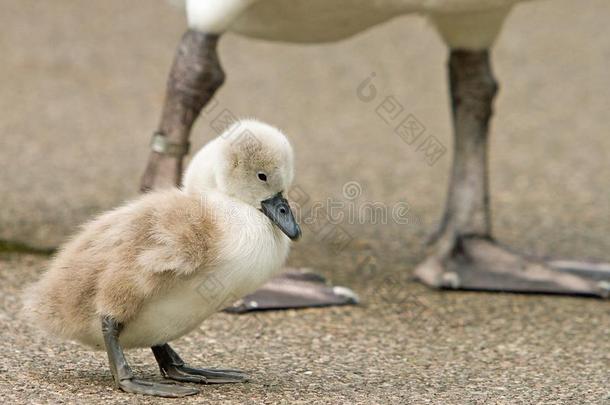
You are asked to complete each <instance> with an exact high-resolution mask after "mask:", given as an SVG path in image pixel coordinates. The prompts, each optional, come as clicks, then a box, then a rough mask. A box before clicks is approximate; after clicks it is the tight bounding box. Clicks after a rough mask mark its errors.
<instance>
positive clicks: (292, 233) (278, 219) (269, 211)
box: [261, 192, 301, 240]
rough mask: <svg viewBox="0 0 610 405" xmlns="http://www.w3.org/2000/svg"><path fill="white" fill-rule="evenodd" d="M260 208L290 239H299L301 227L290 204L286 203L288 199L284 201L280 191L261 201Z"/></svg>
mask: <svg viewBox="0 0 610 405" xmlns="http://www.w3.org/2000/svg"><path fill="white" fill-rule="evenodd" d="M261 210H262V211H263V214H265V215H266V216H268V217H269V219H270V220H271V221H272V222H273V223H274V224H275V225H277V227H278V228H280V229H281V230H282V232H284V233H285V234H286V236H288V237H289V238H290V239H292V240H297V239H299V237H300V236H301V228H300V227H299V224H297V221H296V220H295V219H294V215H292V211H291V210H290V205H288V201H286V199H285V198H284V196H283V195H282V193H281V192H280V193H277V194H276V195H274V196H273V197H271V198H267V199H266V200H264V201H261Z"/></svg>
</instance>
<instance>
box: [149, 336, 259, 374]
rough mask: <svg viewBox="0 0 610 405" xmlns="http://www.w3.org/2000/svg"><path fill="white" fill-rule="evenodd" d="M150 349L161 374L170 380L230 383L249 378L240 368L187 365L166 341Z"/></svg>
mask: <svg viewBox="0 0 610 405" xmlns="http://www.w3.org/2000/svg"><path fill="white" fill-rule="evenodd" d="M151 350H152V352H153V354H154V355H155V359H157V363H158V364H159V369H160V370H161V374H162V375H163V377H165V378H169V379H171V380H176V381H182V382H190V383H199V384H231V383H242V382H247V381H248V380H249V377H248V375H247V374H246V373H244V372H243V371H240V370H234V369H206V368H202V369H199V368H193V367H189V366H187V365H185V364H184V361H183V360H182V359H181V358H180V356H179V355H178V353H176V352H175V351H174V350H173V349H172V348H171V347H170V345H168V344H167V343H166V344H163V345H159V346H153V347H151Z"/></svg>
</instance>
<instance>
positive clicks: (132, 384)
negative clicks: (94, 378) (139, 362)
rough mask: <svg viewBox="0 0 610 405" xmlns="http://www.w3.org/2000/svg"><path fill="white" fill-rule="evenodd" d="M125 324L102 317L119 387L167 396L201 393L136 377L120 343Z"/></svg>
mask: <svg viewBox="0 0 610 405" xmlns="http://www.w3.org/2000/svg"><path fill="white" fill-rule="evenodd" d="M122 328H123V325H121V324H120V323H118V322H116V321H115V320H113V319H112V318H110V317H103V318H102V334H103V335H104V343H105V344H106V352H107V353H108V362H109V363H110V371H112V376H113V377H114V383H115V385H116V386H117V388H120V389H122V390H123V391H125V392H130V393H133V394H143V395H154V396H158V397H167V398H181V397H185V396H187V395H194V394H197V393H199V390H198V389H196V388H191V387H180V386H177V385H169V384H159V383H154V382H149V381H143V380H138V379H136V378H134V376H133V372H132V371H131V368H130V367H129V364H128V363H127V359H125V354H124V353H123V349H122V348H121V345H120V344H119V334H120V333H121V330H122Z"/></svg>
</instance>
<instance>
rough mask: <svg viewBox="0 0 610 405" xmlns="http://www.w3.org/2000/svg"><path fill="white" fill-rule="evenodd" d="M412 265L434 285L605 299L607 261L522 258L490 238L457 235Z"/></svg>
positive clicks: (609, 283) (609, 291)
mask: <svg viewBox="0 0 610 405" xmlns="http://www.w3.org/2000/svg"><path fill="white" fill-rule="evenodd" d="M441 246H442V243H437V244H436V245H435V246H434V248H433V253H432V254H431V255H430V256H428V258H427V259H426V260H424V261H423V262H422V263H420V264H419V265H418V266H417V268H416V269H415V276H416V277H417V278H418V279H419V280H420V281H421V282H423V283H424V284H426V285H428V286H431V287H436V288H448V289H459V290H483V291H504V292H516V293H547V294H567V295H585V296H594V297H603V298H608V296H609V295H610V265H606V264H594V263H585V262H572V261H551V262H545V261H539V260H536V259H530V258H525V257H523V256H520V255H518V254H516V253H513V252H511V251H510V250H508V249H506V248H504V247H502V246H500V245H499V244H497V243H496V242H495V241H493V240H492V239H491V238H483V237H467V236H462V237H459V238H457V241H456V242H455V243H452V244H449V245H446V246H445V247H444V248H443V247H441Z"/></svg>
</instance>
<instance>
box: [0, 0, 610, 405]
mask: <svg viewBox="0 0 610 405" xmlns="http://www.w3.org/2000/svg"><path fill="white" fill-rule="evenodd" d="M0 3H1V9H2V13H0V22H1V23H2V31H3V32H2V35H1V36H0V50H1V51H2V53H1V54H2V63H0V75H1V76H0V77H2V78H3V80H2V92H1V93H0V108H1V111H2V120H0V131H1V133H2V136H1V137H0V161H1V162H2V169H1V170H0V196H2V210H0V239H10V240H18V241H22V242H25V243H28V244H29V245H31V246H38V247H49V246H55V245H57V244H58V243H60V242H61V241H62V240H64V239H65V237H66V235H67V234H68V233H69V232H70V231H71V230H72V229H73V228H74V226H75V225H77V224H78V223H80V222H82V221H83V220H84V219H86V218H88V217H89V216H91V215H92V214H94V213H96V212H99V211H101V210H103V209H106V208H109V207H111V206H114V205H116V204H117V203H119V202H120V201H122V200H123V199H125V198H127V197H129V196H133V195H135V190H136V189H137V183H138V180H139V176H140V174H141V170H142V169H143V166H144V162H145V159H146V155H147V150H146V147H145V146H146V145H147V143H148V139H149V136H150V133H151V131H152V130H153V129H154V128H155V125H156V123H157V119H158V115H159V111H160V106H161V102H162V97H163V91H164V82H165V76H166V74H167V71H168V69H169V64H170V62H171V58H172V56H173V53H174V49H175V46H176V44H177V41H178V39H179V37H180V35H181V33H182V31H183V30H184V17H183V15H182V12H181V10H179V9H176V8H173V7H171V6H170V5H168V3H167V2H165V1H154V2H153V1H131V2H122V1H118V0H112V1H105V2H75V1H67V0H65V1H64V0H62V1H60V0H57V1H53V2H37V1H33V0H21V1H19V2H14V1H12V2H11V1H0ZM609 16H610V3H608V2H607V1H606V0H591V1H588V2H587V7H586V8H583V7H582V6H581V5H580V4H579V2H571V1H569V0H557V1H552V2H536V3H528V4H523V5H520V6H519V7H518V8H517V9H516V10H515V11H514V12H513V14H512V15H511V17H510V18H509V20H508V22H507V24H506V26H505V29H504V31H503V34H502V36H501V37H500V39H499V41H498V44H497V47H496V48H495V50H494V53H493V56H494V65H495V70H496V75H497V77H498V79H499V81H500V84H501V91H500V94H499V96H498V99H497V102H496V106H495V111H496V116H495V118H494V121H493V128H492V131H493V137H492V145H491V155H492V160H491V164H490V166H491V177H492V184H491V188H492V208H493V211H494V215H495V216H494V228H495V233H496V235H497V237H498V239H500V240H501V241H502V242H503V243H505V244H509V245H511V246H513V247H514V248H515V249H519V250H521V251H524V252H526V253H528V254H533V255H541V256H547V255H548V256H553V257H560V258H577V257H581V258H582V257H585V258H591V259H599V260H606V261H610V194H609V193H608V183H609V179H610V164H609V160H608V153H609V152H608V151H610V137H609V136H608V123H609V122H610V120H609V118H608V111H609V110H610V91H609V90H608V66H609V64H610V25H609V24H608V23H607V20H608V17H609ZM220 56H221V60H222V63H223V65H224V68H225V71H226V72H227V75H228V80H227V83H226V84H225V86H224V87H223V88H222V89H221V91H220V92H219V94H218V105H217V107H216V108H215V109H214V110H213V111H212V112H211V113H209V114H207V115H205V116H204V117H202V118H203V119H201V120H200V122H199V124H198V126H197V128H196V129H195V132H194V136H193V141H194V144H195V145H194V146H195V147H197V146H198V145H200V144H201V143H203V142H204V141H207V140H209V139H211V138H212V137H213V136H214V130H213V128H212V123H213V121H214V118H215V116H216V114H217V113H218V112H220V111H221V110H222V109H228V110H230V111H232V112H233V113H234V114H236V115H240V116H241V115H245V116H255V117H258V118H261V119H263V120H265V121H269V122H271V123H274V124H276V125H278V126H280V127H281V128H283V129H285V130H286V132H287V133H288V134H289V135H290V136H291V139H292V141H293V143H294V146H295V149H296V153H297V159H298V161H297V184H298V186H299V187H300V188H299V189H300V190H301V191H302V192H303V193H305V194H307V196H308V197H309V200H308V201H307V207H309V208H311V207H312V206H313V204H314V202H319V201H322V202H324V201H326V199H327V198H331V199H332V200H333V201H337V202H342V203H343V204H344V205H343V208H344V209H343V211H342V212H343V213H344V214H345V215H348V209H349V207H350V206H354V207H356V208H358V207H362V206H364V205H365V204H367V203H370V202H377V203H378V204H381V205H383V206H385V207H387V208H388V210H389V211H390V213H389V216H390V218H389V220H388V222H389V223H388V224H383V223H379V221H378V222H377V223H371V221H364V222H363V223H350V221H349V220H348V219H344V221H342V222H341V225H340V226H341V228H340V230H341V231H345V232H346V234H347V235H349V238H351V240H350V243H349V244H348V245H347V247H344V248H341V246H339V247H337V246H335V245H333V244H332V243H329V242H332V241H333V240H332V239H331V240H329V239H328V238H324V237H322V236H320V234H319V233H316V232H315V230H314V229H311V228H308V227H304V231H305V235H304V238H303V240H302V241H300V242H299V243H298V244H296V245H295V248H294V249H293V253H292V254H291V257H290V260H289V262H290V264H291V265H294V266H308V267H314V268H316V269H318V270H320V271H321V272H322V273H324V274H325V275H327V276H329V277H330V278H332V279H333V280H334V281H336V282H338V283H340V284H345V285H349V286H351V287H353V288H354V289H355V290H356V291H357V292H358V293H359V294H360V295H361V297H362V299H363V301H364V302H365V303H366V305H365V306H362V307H346V308H332V309H311V310H305V311H287V312H275V313H263V314H257V315H252V314H251V315H244V316H233V315H226V314H219V315H216V316H214V317H213V318H211V319H210V320H209V321H206V322H205V323H204V324H203V325H202V327H201V329H200V330H199V331H197V332H194V333H192V334H191V335H189V336H187V337H185V338H183V339H180V340H179V341H177V342H176V343H175V347H176V349H177V351H179V353H181V354H182V355H183V357H184V358H185V359H187V360H188V361H189V362H190V363H191V364H193V365H206V366H216V367H220V366H224V367H238V368H243V369H245V370H247V371H249V372H250V373H251V374H252V376H253V380H252V382H250V383H249V384H242V385H231V386H204V387H202V393H201V394H200V395H198V396H196V397H192V398H189V399H188V400H186V401H180V403H182V402H186V403H189V402H192V403H200V402H202V403H257V404H258V403H314V404H316V403H333V404H334V403H380V404H385V403H390V404H404V403H417V404H419V403H456V404H461V403H507V404H509V403H510V404H514V403H595V404H608V403H610V388H608V387H609V386H610V338H609V336H610V307H609V304H608V302H603V301H599V300H594V299H585V298H574V297H549V296H521V295H510V294H506V295H503V294H477V293H447V292H444V293H441V292H435V291H431V290H428V289H426V288H424V287H422V286H419V285H417V284H414V283H412V282H411V281H410V278H409V277H410V274H411V271H412V270H413V266H414V265H415V263H417V261H418V260H420V259H421V258H422V257H423V250H422V242H423V241H424V239H425V237H426V235H427V234H428V233H429V232H430V231H431V230H433V229H434V225H435V223H436V222H437V220H438V217H439V215H440V213H441V210H442V207H443V201H444V195H445V191H446V180H447V172H448V167H449V164H450V155H449V152H447V153H446V154H445V155H444V156H442V157H440V159H439V160H438V161H436V163H435V164H433V165H429V164H428V163H427V161H426V158H425V156H424V154H422V152H421V151H418V150H417V148H416V147H414V146H410V145H407V144H405V143H404V142H403V141H402V140H401V139H400V137H398V136H397V135H395V134H394V133H393V132H392V127H391V126H389V125H388V124H386V123H385V122H384V121H383V120H382V119H381V118H380V117H379V116H378V115H376V113H375V109H376V107H377V106H378V105H379V103H380V102H381V101H383V99H385V97H387V96H394V97H395V98H396V100H397V101H398V102H400V103H401V104H402V105H403V106H404V113H403V114H404V115H407V114H413V115H414V116H415V117H416V118H417V119H418V120H419V121H420V122H421V123H422V124H423V125H424V126H425V127H426V134H431V135H434V136H435V137H436V138H437V139H438V140H439V141H440V142H441V143H442V144H443V145H445V146H446V147H447V148H448V149H449V148H450V146H451V137H450V126H449V112H448V101H447V97H446V92H447V88H446V82H445V70H444V64H445V58H446V50H445V49H444V47H443V45H442V44H441V42H440V41H439V39H438V37H437V36H436V34H435V33H434V32H433V31H432V29H431V28H430V27H429V26H428V24H427V23H426V22H425V21H424V20H423V19H421V18H419V17H417V16H410V17H406V18H399V19H396V20H394V21H392V22H390V23H388V24H385V25H383V26H381V27H377V28H375V29H372V30H370V31H368V32H366V33H363V34H361V35H358V36H357V37H355V38H352V39H350V40H347V41H343V42H340V43H337V44H327V45H319V46H295V45H286V44H271V43H265V42H261V41H254V40H249V39H246V38H241V37H237V36H232V35H231V36H228V37H226V38H224V39H223V40H222V42H221V49H220ZM372 72H375V73H376V76H375V81H374V85H375V86H376V88H377V90H378V98H377V99H375V100H374V101H372V102H369V103H366V102H363V101H362V100H360V99H359V98H358V97H357V96H356V89H357V87H358V85H359V84H360V83H361V82H362V80H364V79H365V78H366V77H368V76H369V75H370V74H371V73H372ZM365 151H366V153H365ZM352 181H353V182H356V183H357V184H351V185H350V187H347V186H346V187H344V185H345V184H346V183H348V182H352ZM344 189H345V190H344ZM350 190H351V191H350ZM351 192H355V194H351ZM394 207H399V208H401V209H398V210H397V211H395V212H400V213H402V214H404V210H402V208H405V207H408V210H407V214H406V218H407V221H406V222H407V223H406V224H400V225H399V224H395V223H393V221H392V220H391V218H392V217H391V212H392V209H393V208H394ZM402 219H404V218H402ZM352 222H353V221H352ZM356 222H357V221H356ZM335 230H336V229H335ZM47 262H48V258H46V257H44V256H30V255H17V254H14V253H13V254H4V255H2V256H1V257H0V300H1V301H2V302H1V305H0V325H1V328H0V334H1V338H2V341H3V355H2V360H1V361H0V398H3V399H4V400H5V402H7V403H62V402H63V403H99V402H100V401H104V402H108V403H131V402H133V401H138V402H142V403H167V402H171V401H170V400H159V399H151V398H147V397H134V396H131V395H128V394H124V393H121V392H117V391H115V390H114V389H113V387H112V381H111V378H110V373H109V371H108V368H107V365H106V358H105V354H104V353H91V352H88V351H86V350H84V349H83V348H81V347H80V346H78V345H76V344H73V343H66V342H57V341H54V340H53V339H49V338H45V337H43V336H40V335H39V334H37V333H36V332H35V331H34V329H33V328H32V326H31V325H27V324H25V323H24V322H23V321H22V320H21V318H20V317H19V315H18V312H19V298H18V295H19V290H20V289H21V288H22V287H23V286H25V285H26V284H27V283H29V282H31V281H33V280H35V279H36V278H37V276H38V275H39V274H40V273H41V272H42V271H43V270H44V268H45V266H46V264H47ZM128 356H129V359H130V360H131V361H132V364H133V366H134V369H135V372H136V373H137V374H138V375H140V376H143V377H146V378H151V379H155V380H160V377H159V374H158V371H157V368H156V364H155V362H154V360H153V357H152V354H151V353H150V352H149V351H147V350H141V351H133V352H129V353H128ZM176 403H178V401H176Z"/></svg>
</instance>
